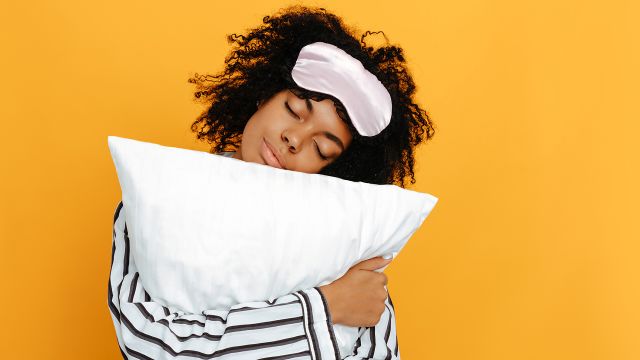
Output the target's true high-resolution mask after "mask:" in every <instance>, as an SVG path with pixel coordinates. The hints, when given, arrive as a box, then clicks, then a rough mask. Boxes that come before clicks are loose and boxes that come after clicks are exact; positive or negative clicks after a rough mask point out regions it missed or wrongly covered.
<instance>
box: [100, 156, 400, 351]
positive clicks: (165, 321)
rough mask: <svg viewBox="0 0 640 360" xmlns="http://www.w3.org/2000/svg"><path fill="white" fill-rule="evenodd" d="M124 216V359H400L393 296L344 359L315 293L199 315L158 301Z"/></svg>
mask: <svg viewBox="0 0 640 360" xmlns="http://www.w3.org/2000/svg"><path fill="white" fill-rule="evenodd" d="M233 153H234V152H221V153H216V155H222V156H227V157H231V156H232V155H233ZM124 211H125V209H124V208H123V204H122V201H120V202H119V203H118V205H117V206H116V209H115V213H114V216H113V234H112V248H111V269H110V276H109V285H108V306H109V311H110V313H111V318H112V320H113V324H114V327H115V332H116V337H117V341H118V345H119V347H120V352H121V354H122V357H123V358H124V359H153V360H160V359H225V360H226V359H238V360H256V359H263V360H276V359H278V360H280V359H282V360H284V359H318V360H334V359H352V360H355V359H400V353H399V350H398V338H397V335H396V323H395V313H394V308H393V303H392V302H391V297H390V296H387V299H386V300H385V305H386V306H385V311H384V313H383V314H382V316H381V317H380V320H379V322H378V323H377V324H376V325H375V326H372V327H360V328H358V330H359V338H358V339H357V342H356V344H355V346H354V348H353V351H352V353H351V354H340V351H339V348H338V342H337V340H336V336H335V333H334V329H333V323H332V320H331V314H330V313H329V311H328V306H327V302H326V299H325V298H324V296H323V294H322V292H321V291H320V289H319V288H318V287H313V288H309V289H305V290H300V291H296V292H293V293H290V294H287V295H284V296H281V297H278V298H276V299H274V300H273V301H257V302H248V303H241V304H237V305H234V306H232V307H231V308H230V309H228V310H219V309H218V310H217V309H211V310H203V311H202V312H200V313H199V314H191V313H185V312H183V311H180V310H178V309H175V308H172V307H167V306H164V305H161V304H160V303H157V302H154V301H153V300H151V297H150V296H149V294H148V293H147V291H146V290H145V289H144V288H143V286H142V283H141V281H140V275H139V273H138V271H137V268H136V264H135V263H134V261H133V257H132V256H131V248H130V246H131V242H130V239H129V236H128V231H127V224H126V222H125V216H124Z"/></svg>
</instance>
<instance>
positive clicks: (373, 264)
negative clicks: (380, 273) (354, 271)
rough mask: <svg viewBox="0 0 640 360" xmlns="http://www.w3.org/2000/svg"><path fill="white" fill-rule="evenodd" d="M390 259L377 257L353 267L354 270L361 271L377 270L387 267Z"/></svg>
mask: <svg viewBox="0 0 640 360" xmlns="http://www.w3.org/2000/svg"><path fill="white" fill-rule="evenodd" d="M391 260H392V259H384V258H382V257H381V256H377V257H374V258H371V259H368V260H364V261H361V262H359V263H358V264H356V265H354V266H353V267H354V268H358V269H361V270H371V271H373V270H377V269H379V268H381V267H384V266H386V265H388V264H389V263H390V262H391Z"/></svg>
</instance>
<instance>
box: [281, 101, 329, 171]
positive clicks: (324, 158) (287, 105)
mask: <svg viewBox="0 0 640 360" xmlns="http://www.w3.org/2000/svg"><path fill="white" fill-rule="evenodd" d="M284 107H286V108H287V111H288V112H289V113H290V114H291V115H292V116H293V117H295V118H296V119H298V120H300V116H298V114H296V113H295V112H293V110H291V108H290V107H289V103H288V102H287V101H285V102H284ZM313 143H314V144H316V150H317V152H318V156H320V158H321V159H322V160H325V161H326V160H327V159H329V158H328V157H326V156H324V155H322V152H320V147H318V143H317V142H315V141H314V142H313Z"/></svg>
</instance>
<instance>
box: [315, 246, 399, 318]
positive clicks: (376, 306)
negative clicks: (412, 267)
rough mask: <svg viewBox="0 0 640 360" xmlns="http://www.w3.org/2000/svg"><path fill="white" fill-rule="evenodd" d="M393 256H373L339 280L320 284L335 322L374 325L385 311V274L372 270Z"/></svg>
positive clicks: (358, 264)
mask: <svg viewBox="0 0 640 360" xmlns="http://www.w3.org/2000/svg"><path fill="white" fill-rule="evenodd" d="M391 260H392V259H388V260H386V259H383V258H382V257H380V256H379V257H375V258H371V259H368V260H364V261H361V262H359V263H357V264H355V265H354V266H352V267H351V268H350V269H349V270H348V271H347V272H346V273H345V274H344V275H343V276H342V277H341V278H339V279H338V280H336V281H334V282H332V283H330V284H327V285H324V286H320V287H319V289H320V291H321V292H322V295H324V297H325V299H326V300H327V305H328V307H329V309H328V310H329V313H330V314H331V319H332V322H333V323H334V324H343V325H347V326H359V327H370V326H375V325H376V324H377V323H378V322H379V321H380V317H381V316H382V314H383V313H384V310H385V300H386V299H387V296H388V294H387V290H386V289H385V287H384V286H385V285H386V284H387V275H385V273H383V272H376V271H374V270H376V269H379V268H381V267H383V266H386V265H387V264H389V262H391Z"/></svg>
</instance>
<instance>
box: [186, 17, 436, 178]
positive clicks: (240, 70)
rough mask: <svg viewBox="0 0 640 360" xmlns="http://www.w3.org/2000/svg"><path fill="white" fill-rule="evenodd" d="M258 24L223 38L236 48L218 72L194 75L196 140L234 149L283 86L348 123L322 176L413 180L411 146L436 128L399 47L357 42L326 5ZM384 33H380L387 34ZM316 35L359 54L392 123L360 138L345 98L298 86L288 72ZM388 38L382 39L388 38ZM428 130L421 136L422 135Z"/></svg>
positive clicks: (213, 149) (219, 148)
mask: <svg viewBox="0 0 640 360" xmlns="http://www.w3.org/2000/svg"><path fill="white" fill-rule="evenodd" d="M262 22H263V24H261V25H260V26H258V27H256V28H254V29H251V30H249V31H248V33H246V34H244V35H237V34H235V33H234V34H231V35H229V36H228V37H227V41H228V43H230V44H235V47H234V49H232V51H231V52H230V53H229V54H228V55H227V56H226V57H225V67H224V70H223V71H222V72H220V73H217V74H216V75H199V74H197V73H196V74H195V75H194V76H193V77H191V78H189V82H190V83H193V84H195V86H196V91H195V94H194V95H195V99H194V101H201V102H203V103H205V104H206V105H207V106H208V108H207V109H206V110H205V111H203V112H202V113H201V114H200V115H199V116H198V118H197V119H196V120H195V121H194V122H193V123H192V125H191V130H192V131H193V132H195V133H196V134H197V138H198V139H199V140H203V139H205V140H206V141H207V142H208V143H209V144H212V147H211V149H210V152H212V153H217V152H221V151H234V150H237V149H238V148H239V145H240V144H241V140H242V133H243V131H244V127H245V125H246V124H247V122H248V121H249V119H250V118H251V116H252V115H253V114H254V112H255V111H256V110H257V102H258V101H261V100H265V99H269V98H270V97H271V96H273V95H275V94H276V93H278V92H280V91H282V90H285V89H289V90H291V91H292V92H293V93H294V94H296V95H297V96H299V97H303V98H304V97H306V98H311V99H314V100H316V101H320V100H323V99H326V98H330V99H332V100H333V101H334V103H335V105H336V110H337V112H338V115H339V116H340V118H342V120H343V121H344V122H345V123H346V124H347V125H348V127H349V129H350V131H351V134H352V137H353V138H352V141H351V145H350V146H349V147H347V149H346V150H345V151H344V152H343V153H342V154H341V155H340V156H339V157H338V158H337V159H336V160H335V161H333V162H332V163H330V164H328V165H327V166H325V167H324V168H323V169H322V170H321V171H320V174H324V175H329V176H334V177H338V178H342V179H345V180H351V181H362V182H366V183H371V184H394V185H399V186H401V187H405V178H406V177H407V176H410V178H411V184H415V182H416V181H415V176H414V154H415V151H414V149H415V147H416V146H417V145H418V144H420V143H421V142H422V141H423V140H427V139H430V138H431V137H432V136H433V134H434V127H433V124H432V121H431V119H430V118H429V116H428V114H427V112H426V111H424V110H423V109H421V108H420V107H419V106H418V105H417V104H415V103H414V101H413V99H412V98H413V95H414V92H415V89H416V87H415V84H414V82H413V79H412V78H411V76H410V72H409V70H408V69H407V67H406V65H405V58H404V55H403V51H402V48H400V47H397V46H393V45H387V46H383V47H380V48H378V49H374V48H373V47H370V46H367V45H366V43H365V42H364V38H365V37H366V36H367V35H369V34H372V33H382V34H383V36H385V35H384V33H383V32H382V31H379V32H371V31H367V32H365V33H364V34H363V35H362V36H361V37H360V40H358V39H357V38H356V36H354V35H353V34H355V31H354V30H353V29H351V28H350V27H348V26H347V25H345V24H344V23H343V21H342V19H341V18H339V17H338V16H336V15H334V14H331V13H329V12H327V11H326V9H324V8H317V7H307V6H302V5H293V6H289V7H286V8H283V9H280V10H279V11H278V12H277V13H276V14H274V16H265V17H264V18H263V19H262ZM385 39H386V36H385ZM316 41H322V42H326V43H330V44H333V45H336V46H338V47H339V48H341V49H342V50H344V51H346V52H347V53H348V54H349V55H351V56H353V57H354V58H356V59H358V60H359V61H360V62H361V63H362V65H363V66H364V68H365V69H367V70H368V71H370V72H371V73H373V74H374V75H375V76H376V77H377V78H378V79H379V80H380V82H382V84H383V85H384V86H385V88H386V89H387V90H388V91H389V94H390V95H391V101H392V114H391V122H390V123H389V125H388V126H387V127H386V128H385V129H384V130H383V131H382V132H380V133H379V134H377V135H375V136H370V137H367V136H362V135H360V134H359V133H358V132H357V131H356V129H355V128H354V127H353V125H352V123H351V120H350V119H349V116H348V113H347V112H346V110H345V108H344V106H343V104H342V103H341V102H340V101H339V100H338V99H336V98H335V97H333V96H331V95H329V94H324V93H319V92H314V91H310V90H307V89H304V88H301V87H299V86H298V85H297V84H296V83H295V82H294V81H293V78H292V77H291V69H292V68H293V66H294V65H295V62H296V59H297V56H298V53H299V52H300V49H301V48H302V47H303V46H305V45H307V44H310V43H313V42H316ZM388 43H389V42H388V40H387V44H388ZM425 136H426V139H424V137H425Z"/></svg>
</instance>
